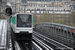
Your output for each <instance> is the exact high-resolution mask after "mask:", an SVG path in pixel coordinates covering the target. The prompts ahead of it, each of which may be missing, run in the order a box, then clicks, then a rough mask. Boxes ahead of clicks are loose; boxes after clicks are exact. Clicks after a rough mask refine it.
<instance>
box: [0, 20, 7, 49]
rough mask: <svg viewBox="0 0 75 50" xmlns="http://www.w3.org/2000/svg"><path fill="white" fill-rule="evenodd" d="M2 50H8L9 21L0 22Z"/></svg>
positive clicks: (0, 45)
mask: <svg viewBox="0 0 75 50" xmlns="http://www.w3.org/2000/svg"><path fill="white" fill-rule="evenodd" d="M0 50H7V20H3V19H2V20H0Z"/></svg>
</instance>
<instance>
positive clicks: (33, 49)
mask: <svg viewBox="0 0 75 50" xmlns="http://www.w3.org/2000/svg"><path fill="white" fill-rule="evenodd" d="M15 50H43V49H42V48H41V47H40V46H39V45H37V44H36V42H34V41H32V42H26V41H15Z"/></svg>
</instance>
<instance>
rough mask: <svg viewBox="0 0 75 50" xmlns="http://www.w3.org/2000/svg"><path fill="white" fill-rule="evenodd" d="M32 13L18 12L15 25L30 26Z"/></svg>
mask: <svg viewBox="0 0 75 50" xmlns="http://www.w3.org/2000/svg"><path fill="white" fill-rule="evenodd" d="M31 26H32V15H27V14H18V15H17V27H31Z"/></svg>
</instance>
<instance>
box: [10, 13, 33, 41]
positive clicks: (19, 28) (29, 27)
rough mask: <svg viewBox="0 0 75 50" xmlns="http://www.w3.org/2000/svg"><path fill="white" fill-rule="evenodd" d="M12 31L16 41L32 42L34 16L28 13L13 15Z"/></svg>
mask: <svg viewBox="0 0 75 50" xmlns="http://www.w3.org/2000/svg"><path fill="white" fill-rule="evenodd" d="M11 29H12V31H13V33H14V37H15V39H16V40H32V33H33V15H32V14H28V13H16V14H15V15H12V16H11Z"/></svg>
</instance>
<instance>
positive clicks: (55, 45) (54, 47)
mask: <svg viewBox="0 0 75 50" xmlns="http://www.w3.org/2000/svg"><path fill="white" fill-rule="evenodd" d="M33 35H34V36H35V38H37V39H39V40H40V41H41V42H39V43H45V44H46V45H47V46H46V47H47V48H48V46H49V47H50V48H49V50H65V49H69V50H72V48H70V47H68V46H66V45H63V44H61V43H59V42H57V41H55V40H53V39H50V38H48V37H46V36H44V35H42V34H40V33H37V32H35V31H34V34H33ZM45 44H44V45H45Z"/></svg>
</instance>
